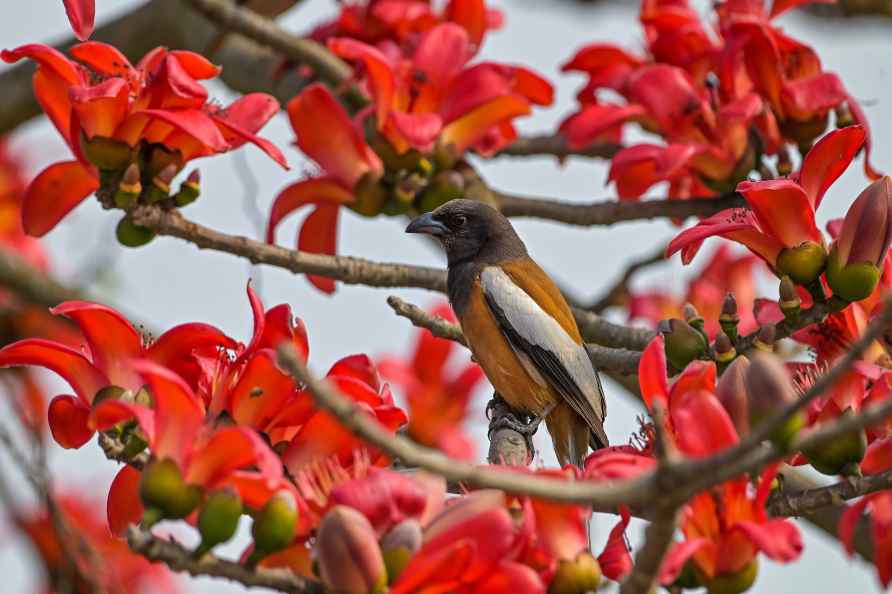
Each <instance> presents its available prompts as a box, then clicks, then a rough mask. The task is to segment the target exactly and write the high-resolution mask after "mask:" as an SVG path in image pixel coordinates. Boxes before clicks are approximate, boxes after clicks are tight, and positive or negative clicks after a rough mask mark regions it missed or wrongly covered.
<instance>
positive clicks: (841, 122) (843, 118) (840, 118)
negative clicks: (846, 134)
mask: <svg viewBox="0 0 892 594" xmlns="http://www.w3.org/2000/svg"><path fill="white" fill-rule="evenodd" d="M833 115H834V116H836V127H837V128H847V127H848V126H851V125H853V124H855V123H856V122H855V118H853V117H852V110H851V109H849V106H848V104H846V103H841V104H839V105H837V106H836V108H835V109H834V110H833Z"/></svg>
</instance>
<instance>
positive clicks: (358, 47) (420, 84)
mask: <svg viewBox="0 0 892 594" xmlns="http://www.w3.org/2000/svg"><path fill="white" fill-rule="evenodd" d="M329 47H330V48H331V50H332V51H333V52H334V53H335V54H337V55H339V56H341V57H342V58H344V59H346V60H350V61H355V62H358V63H360V64H362V68H363V72H364V74H365V81H366V85H367V87H368V90H369V92H370V94H371V96H372V99H373V101H374V104H375V105H374V114H375V124H376V126H377V129H378V131H379V132H380V133H381V134H382V135H383V136H384V137H385V138H386V139H387V140H388V141H389V142H390V144H391V145H393V147H394V148H395V149H396V151H397V153H400V154H402V153H404V152H406V151H407V150H408V149H410V148H415V149H417V150H419V151H421V152H424V153H429V152H431V151H432V150H434V148H435V146H436V145H438V144H439V146H441V147H443V148H444V149H448V150H449V151H451V152H452V153H453V154H455V155H461V154H463V153H464V152H465V151H466V150H467V149H469V148H472V147H473V148H476V149H477V150H478V151H483V152H484V153H486V154H491V153H494V152H495V151H497V150H498V149H500V148H502V147H503V146H505V145H507V144H509V143H510V142H511V141H513V140H514V138H515V137H516V132H515V131H514V127H513V124H512V120H513V119H514V118H516V117H520V116H524V115H527V114H529V113H530V104H538V105H550V104H551V102H552V100H553V90H552V87H551V85H550V84H549V83H548V82H547V81H545V80H544V79H542V78H541V77H540V76H539V75H537V74H535V73H534V72H532V71H530V70H527V69H526V68H522V67H519V66H506V65H503V64H496V63H491V62H483V63H480V64H476V65H475V66H473V67H467V62H468V60H469V59H470V58H471V56H472V54H473V47H472V45H471V40H470V38H469V36H468V32H467V31H466V30H465V29H463V28H461V27H459V26H458V25H455V24H452V23H444V24H440V25H437V26H436V27H434V28H432V29H431V30H429V31H427V32H426V33H425V34H424V35H423V36H422V37H421V40H420V41H419V43H418V47H417V48H416V49H415V52H414V55H413V56H412V58H411V60H408V59H403V58H402V57H399V56H388V55H386V54H385V53H384V52H382V51H381V50H379V49H378V48H375V47H373V46H371V45H368V44H365V43H362V42H359V41H356V40H355V39H349V38H339V39H332V40H331V41H329Z"/></svg>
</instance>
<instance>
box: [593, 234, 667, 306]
mask: <svg viewBox="0 0 892 594" xmlns="http://www.w3.org/2000/svg"><path fill="white" fill-rule="evenodd" d="M662 262H666V248H665V246H664V247H661V248H660V249H659V250H657V251H655V252H653V253H651V254H649V255H647V256H644V257H641V258H636V259H634V260H632V261H631V262H629V264H628V265H627V266H626V268H625V270H623V273H622V274H621V275H620V277H619V278H618V279H616V282H614V283H613V284H612V285H611V286H610V287H609V288H608V289H607V290H606V291H605V292H604V294H603V295H602V296H601V297H599V298H597V299H595V301H594V302H593V303H592V304H591V305H589V306H588V307H586V308H585V309H588V310H589V311H591V312H592V313H596V314H600V313H603V312H604V310H605V309H608V308H610V307H614V306H617V305H623V304H624V303H625V302H626V301H627V300H628V299H629V283H630V282H631V280H632V277H634V276H635V275H636V274H637V273H638V272H640V271H641V270H643V269H645V268H649V267H651V266H653V265H654V264H660V263H662Z"/></svg>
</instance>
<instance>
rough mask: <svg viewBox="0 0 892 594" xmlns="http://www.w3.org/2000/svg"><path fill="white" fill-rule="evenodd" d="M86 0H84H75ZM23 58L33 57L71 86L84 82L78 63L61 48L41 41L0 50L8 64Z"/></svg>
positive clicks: (41, 65) (0, 57)
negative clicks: (60, 49) (69, 57)
mask: <svg viewBox="0 0 892 594" xmlns="http://www.w3.org/2000/svg"><path fill="white" fill-rule="evenodd" d="M74 1H84V0H74ZM23 58H31V59H32V60H34V61H35V62H37V63H38V64H40V67H41V68H46V69H47V70H50V71H52V72H53V73H54V74H56V75H57V76H59V77H60V78H61V79H62V80H64V81H65V82H66V83H67V84H68V85H69V86H74V85H79V84H81V83H83V80H82V77H81V71H80V70H79V69H78V67H77V65H76V64H75V63H74V62H72V61H71V60H69V59H68V58H67V57H65V54H63V53H62V52H60V51H59V50H57V49H55V48H53V47H50V46H48V45H43V44H40V43H31V44H28V45H22V46H19V47H17V48H15V49H12V50H3V51H2V52H0V59H2V60H3V61H4V62H6V63H7V64H13V63H15V62H18V61H19V60H21V59H23Z"/></svg>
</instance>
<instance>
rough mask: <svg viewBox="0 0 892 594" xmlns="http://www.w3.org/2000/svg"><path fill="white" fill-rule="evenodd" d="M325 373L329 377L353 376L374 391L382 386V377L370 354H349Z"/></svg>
mask: <svg viewBox="0 0 892 594" xmlns="http://www.w3.org/2000/svg"><path fill="white" fill-rule="evenodd" d="M325 375H326V377H328V378H336V377H346V378H352V379H354V380H357V381H358V382H360V383H362V384H365V385H366V386H368V387H369V388H371V389H372V390H373V391H377V390H378V389H379V388H380V387H381V378H380V377H379V376H378V370H377V369H376V368H375V363H374V362H373V361H372V360H371V359H370V358H369V356H368V355H363V354H359V355H348V356H346V357H343V358H341V359H338V360H337V361H336V362H335V363H334V365H332V366H331V369H329V370H328V373H326V374H325Z"/></svg>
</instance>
